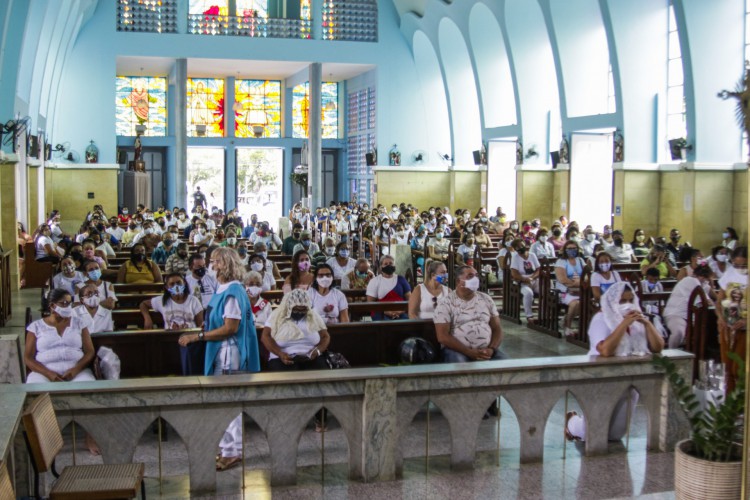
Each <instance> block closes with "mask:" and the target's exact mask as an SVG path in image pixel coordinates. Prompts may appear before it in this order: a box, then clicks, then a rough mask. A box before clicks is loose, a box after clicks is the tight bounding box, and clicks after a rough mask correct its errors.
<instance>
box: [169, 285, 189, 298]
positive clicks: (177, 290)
mask: <svg viewBox="0 0 750 500" xmlns="http://www.w3.org/2000/svg"><path fill="white" fill-rule="evenodd" d="M167 291H168V292H169V293H170V294H171V295H172V296H174V295H182V293H183V292H184V291H185V285H175V286H173V287H172V288H167Z"/></svg>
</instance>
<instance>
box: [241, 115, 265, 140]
mask: <svg viewBox="0 0 750 500" xmlns="http://www.w3.org/2000/svg"><path fill="white" fill-rule="evenodd" d="M245 123H247V125H248V127H251V128H252V130H253V136H255V137H256V138H259V137H263V132H264V131H265V130H266V123H268V118H267V117H266V113H265V111H262V110H260V109H253V110H250V112H249V113H248V114H247V117H246V120H245Z"/></svg>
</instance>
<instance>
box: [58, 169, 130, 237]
mask: <svg viewBox="0 0 750 500" xmlns="http://www.w3.org/2000/svg"><path fill="white" fill-rule="evenodd" d="M46 179H47V193H48V195H51V199H50V198H49V197H48V202H49V201H51V203H48V205H47V208H48V210H47V212H49V211H51V210H52V209H57V210H59V211H60V213H61V215H62V216H61V219H60V220H61V226H62V229H63V231H65V232H67V233H70V234H75V233H76V232H77V231H78V229H79V227H80V225H81V222H82V221H83V219H84V217H86V214H87V213H88V212H89V211H90V210H91V208H92V207H93V206H94V205H96V204H100V205H102V207H103V208H104V212H105V213H106V214H108V215H109V214H115V213H117V170H114V169H106V170H105V169H102V170H96V169H80V170H79V169H47V172H46ZM90 192H92V193H94V198H93V199H90V198H88V193H90Z"/></svg>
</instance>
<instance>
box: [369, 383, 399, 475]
mask: <svg viewBox="0 0 750 500" xmlns="http://www.w3.org/2000/svg"><path fill="white" fill-rule="evenodd" d="M396 410H397V408H396V380H395V379H370V380H367V381H365V399H364V402H363V404H362V479H364V481H366V482H373V481H393V480H394V479H395V478H396V447H397V446H398V443H397V440H398V428H397V421H396V420H397V419H396V417H397V411H396Z"/></svg>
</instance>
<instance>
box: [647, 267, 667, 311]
mask: <svg viewBox="0 0 750 500" xmlns="http://www.w3.org/2000/svg"><path fill="white" fill-rule="evenodd" d="M663 291H664V287H663V286H662V284H661V283H660V282H659V270H658V269H656V268H654V267H652V268H650V269H648V270H647V271H646V277H645V278H643V280H642V281H641V292H643V293H659V292H663ZM641 306H643V312H645V313H647V314H659V303H658V302H655V301H653V300H648V301H644V302H643V303H642V304H641Z"/></svg>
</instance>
